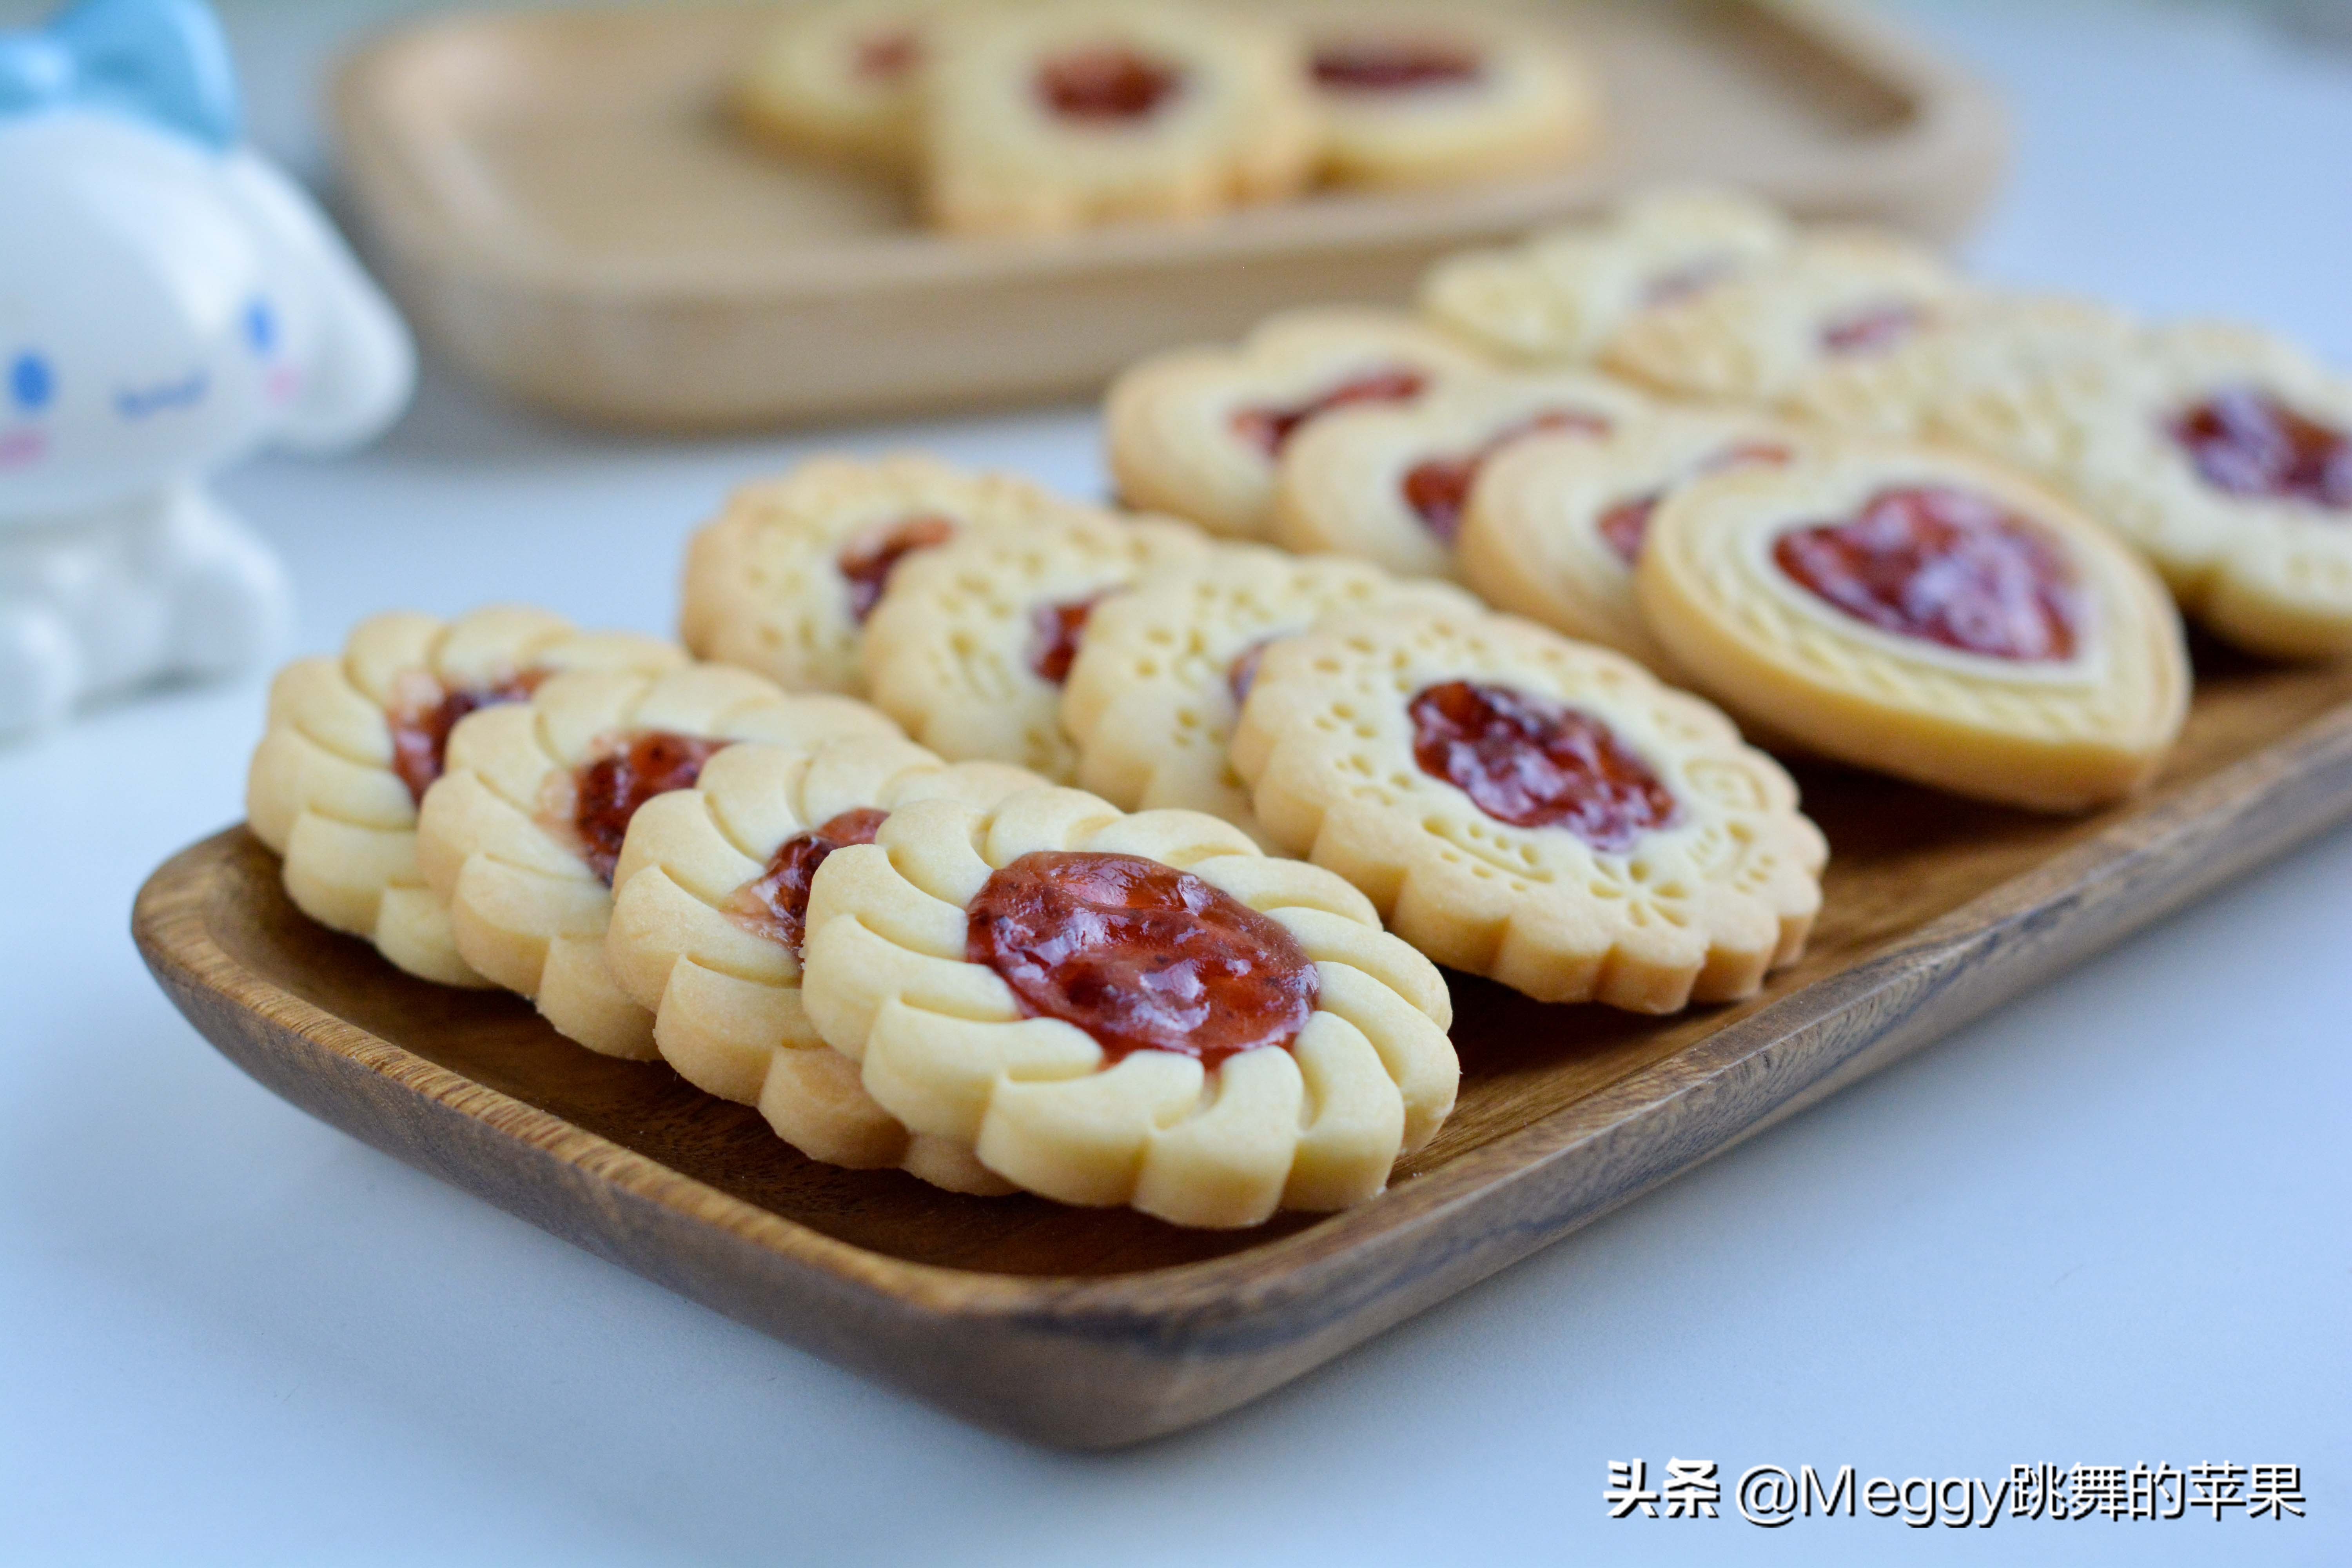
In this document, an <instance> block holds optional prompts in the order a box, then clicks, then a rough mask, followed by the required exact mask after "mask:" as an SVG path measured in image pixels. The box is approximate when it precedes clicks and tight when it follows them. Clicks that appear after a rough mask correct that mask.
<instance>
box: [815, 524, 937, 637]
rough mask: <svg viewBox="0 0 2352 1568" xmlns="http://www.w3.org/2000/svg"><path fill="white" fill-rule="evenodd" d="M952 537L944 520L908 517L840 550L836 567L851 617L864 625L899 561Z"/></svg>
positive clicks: (888, 583)
mask: <svg viewBox="0 0 2352 1568" xmlns="http://www.w3.org/2000/svg"><path fill="white" fill-rule="evenodd" d="M954 537H955V524H954V523H952V522H950V521H948V520H947V519H946V518H943V517H937V516H928V515H927V516H923V517H910V518H908V520H907V521H904V522H902V523H900V524H899V525H898V527H896V528H894V529H892V530H890V531H889V532H887V533H885V534H883V535H882V536H881V537H880V538H879V539H869V540H866V541H863V542H858V543H856V544H855V545H853V546H852V547H851V548H849V549H848V550H845V551H844V552H842V555H841V560H840V561H839V563H838V564H839V566H840V567H841V575H842V579H843V580H844V581H845V582H846V583H847V584H849V613H850V615H851V616H852V617H854V618H855V619H856V622H857V623H858V625H860V626H863V625H865V624H866V616H870V615H872V614H873V613H874V606H875V605H878V604H880V603H881V602H882V590H883V589H885V588H887V587H888V586H889V585H890V574H891V572H892V570H893V569H895V568H896V567H897V566H898V563H899V562H900V561H901V560H902V559H904V558H905V557H907V556H908V555H911V554H913V553H914V552H916V551H918V550H929V549H930V548H931V547H932V546H933V545H937V544H945V543H946V542H948V541H949V540H950V539H953V538H954Z"/></svg>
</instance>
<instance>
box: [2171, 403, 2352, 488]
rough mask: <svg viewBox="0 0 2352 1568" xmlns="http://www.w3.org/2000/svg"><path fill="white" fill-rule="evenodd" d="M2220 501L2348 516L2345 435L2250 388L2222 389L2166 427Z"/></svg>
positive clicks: (2350, 468)
mask: <svg viewBox="0 0 2352 1568" xmlns="http://www.w3.org/2000/svg"><path fill="white" fill-rule="evenodd" d="M2165 432H2166V434H2168V435H2169V436H2170V437H2172V439H2173V440H2174V441H2175V442H2176V443H2177V444H2179V447H2180V448H2181V450H2183V451H2185V452H2187V453H2188V454H2189V461H2190V462H2192V463H2194V464H2195V465H2196V466H2197V473H2198V477H2199V478H2200V479H2203V480H2204V481H2205V482H2206V483H2207V484H2209V485H2210V486H2212V487H2213V488H2214V489H2217V490H2220V491H2221V492H2222V493H2223V494H2224V495H2232V496H2246V497H2251V498H2255V499H2259V500H2291V501H2302V502H2304V503H2305V504H2306V505H2309V506H2318V507H2326V508H2327V509H2328V510H2331V511H2346V510H2352V436H2347V434H2346V433H2345V432H2344V431H2343V430H2341V429H2338V428H2337V427H2336V426H2333V425H2326V424H2323V423H2321V422H2320V421H2318V420H2316V419H2313V418H2310V417H2309V416H2305V415H2303V414H2300V413H2298V412H2296V411H2295V410H2294V409H2293V408H2290V407H2288V406H2287V405H2285V404H2284V403H2282V402H2280V401H2279V400H2278V399H2277V398H2275V397H2273V396H2272V395H2270V394H2269V393H2267V392H2264V391H2263V390H2262V389H2261V388H2260V387H2255V386H2229V387H2223V388H2221V390H2219V391H2217V392H2215V393H2213V394H2212V395H2210V396H2208V397H2207V398H2206V399H2205V401H2204V402H2202V403H2200V404H2197V405H2194V406H2192V407H2189V408H2186V409H2183V410H2182V411H2181V412H2180V413H2179V414H2178V415H2176V416H2173V418H2172V420H2171V421H2170V422H2169V423H2168V424H2167V425H2166V426H2165Z"/></svg>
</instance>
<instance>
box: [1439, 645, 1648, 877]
mask: <svg viewBox="0 0 2352 1568" xmlns="http://www.w3.org/2000/svg"><path fill="white" fill-rule="evenodd" d="M1405 711H1406V712H1407V714H1409V715H1410V716H1411V718H1412V760H1413V761H1414V762H1416V763H1420V764H1421V771H1422V772H1423V773H1427V774H1428V775H1429V776H1430V777H1432V778H1435V779H1444V781H1445V782H1446V783H1447V784H1452V785H1453V786H1454V788H1456V789H1458V790H1460V791H1461V792H1462V793H1463V794H1464V795H1468V796H1469V797H1470V800H1471V803H1472V804H1473V805H1476V806H1477V808H1478V809H1479V810H1480V811H1483V812H1485V813H1486V815H1487V816H1491V817H1493V818H1494V819H1495V820H1496V821H1497V822H1507V823H1508V824H1510V825H1511V826H1513V827H1564V828H1566V829H1567V830H1568V831H1569V832H1570V833H1573V834H1575V835H1576V836H1577V837H1579V838H1581V839H1583V840H1584V841H1585V842H1586V843H1587V844H1590V845H1591V846H1592V847H1594V848H1595V849H1600V850H1604V851H1609V852H1612V853H1614V852H1622V851H1623V850H1626V849H1630V848H1632V847H1633V845H1634V843H1635V841H1637V840H1638V839H1639V838H1640V837H1642V835H1643V834H1644V833H1647V832H1649V831H1650V830H1651V829H1652V828H1655V827H1664V826H1670V825H1671V824H1672V823H1673V822H1674V820H1675V815H1676V808H1675V797H1674V795H1673V794H1672V793H1671V792H1670V791H1668V790H1667V788H1666V786H1665V784H1664V783H1663V782H1661V781H1660V779H1659V778H1658V775H1657V774H1656V773H1653V772H1651V771H1650V767H1649V764H1648V763H1644V762H1643V760H1642V759H1641V758H1640V757H1638V756H1636V755H1635V754H1634V753H1633V752H1632V751H1630V750H1629V749H1627V748H1626V746H1625V745H1624V744H1623V743H1622V742H1620V741H1619V740H1618V739H1617V737H1616V736H1615V735H1613V734H1612V733H1611V732H1610V729H1609V726H1608V725H1606V724H1604V723H1602V722H1601V721H1600V720H1598V719H1595V718H1593V717H1592V716H1591V714H1589V713H1580V712H1578V711H1577V710H1575V709H1573V708H1567V707H1563V706H1561V705H1560V704H1559V703H1557V702H1552V701H1549V700H1546V699H1544V698H1541V697H1534V696H1530V695H1528V693H1527V692H1524V691H1517V690H1514V689H1512V688H1510V687H1507V686H1495V685H1489V684H1486V683H1484V682H1478V681H1469V680H1448V681H1445V682H1443V683H1442V684H1439V685H1436V686H1432V687H1428V688H1425V689H1423V691H1422V692H1421V693H1420V694H1419V695H1418V696H1416V697H1415V698H1413V700H1412V703H1411V705H1410V706H1408V707H1407V709H1406V710H1405Z"/></svg>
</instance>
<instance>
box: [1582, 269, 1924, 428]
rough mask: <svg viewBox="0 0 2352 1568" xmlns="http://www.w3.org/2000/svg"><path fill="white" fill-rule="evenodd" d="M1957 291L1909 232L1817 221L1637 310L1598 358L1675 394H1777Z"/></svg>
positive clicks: (1886, 338) (1880, 346)
mask: <svg viewBox="0 0 2352 1568" xmlns="http://www.w3.org/2000/svg"><path fill="white" fill-rule="evenodd" d="M1962 292H1963V289H1962V285H1961V283H1960V280H1959V279H1958V275H1956V274H1955V273H1954V272H1953V271H1952V270H1951V268H1948V267H1947V266H1946V265H1945V264H1944V262H1943V261H1942V260H1940V259H1939V258H1937V257H1936V256H1935V255H1934V254H1933V253H1932V252H1930V251H1928V250H1927V249H1925V248H1923V247H1920V246H1918V245H1916V244H1914V243H1912V242H1911V241H1909V240H1906V239H1900V238H1897V237H1895V236H1893V235H1891V234H1880V233H1876V232H1874V231H1864V230H1851V231H1817V232H1815V233H1814V234H1812V235H1811V236H1809V237H1806V238H1804V239H1802V240H1801V241H1799V242H1798V244H1797V245H1796V246H1795V247H1793V248H1792V249H1790V251H1789V252H1788V253H1787V254H1786V255H1784V256H1782V257H1781V258H1780V259H1778V260H1777V261H1775V262H1773V263H1772V264H1770V265H1769V266H1766V267H1762V268H1758V269H1756V270H1754V271H1752V272H1748V273H1746V274H1743V275H1742V276H1740V277H1738V278H1734V279H1731V280H1729V281H1727V282H1725V283H1722V284H1719V285H1717V287H1714V288H1711V289H1703V290H1701V291H1699V292H1698V293H1696V294H1693V295H1691V296H1689V297H1687V298H1685V299H1680V300H1670V301H1668V302H1665V303H1663V304H1656V305H1653V306H1650V307H1649V308H1647V309H1645V310H1639V311H1637V312H1635V314H1634V315H1633V318H1632V319H1631V320H1629V321H1627V322H1626V323H1625V324H1624V325H1623V326H1622V328H1620V329H1619V331H1617V333H1616V335H1615V336H1613V337H1612V338H1611V339H1610V341H1609V343H1608V346H1607V347H1606V349H1605V350H1604V351H1603V352H1602V354H1601V363H1604V364H1605V365H1607V366H1608V367H1609V368H1610V369H1611V370H1613V371H1615V372H1617V373H1618V374H1622V375H1629V376H1632V377H1633V379H1634V380H1636V381H1640V382H1643V383H1645V384H1648V385H1651V386H1654V387H1655V388H1657V389H1658V390H1660V391H1662V392H1666V393H1670V394H1672V395H1675V396H1678V397H1694V398H1704V399H1707V400H1710V401H1717V402H1733V403H1766V404H1770V403H1778V402H1780V400H1781V399H1783V398H1785V397H1787V396H1788V395H1790V393H1791V392H1793V391H1794V390H1795V389H1796V388H1797V386H1798V385H1799V384H1801V382H1802V381H1804V379H1805V378H1806V377H1807V376H1809V375H1811V374H1813V373H1814V372H1815V371H1816V370H1818V369H1819V368H1820V367H1821V366H1822V365H1824V364H1827V363H1834V362H1835V361H1837V360H1840V359H1857V358H1862V357H1864V356H1867V355H1872V354H1881V353H1887V352H1889V351H1890V350H1892V349H1894V348H1895V347H1896V346H1897V345H1898V344H1900V343H1902V342H1904V341H1905V340H1906V339H1907V338H1909V337H1911V336H1912V335H1914V334H1916V333H1918V332H1921V331H1927V330H1928V329H1929V328H1931V327H1933V326H1934V325H1935V324H1936V322H1937V321H1938V320H1939V319H1940V317H1941V316H1942V315H1943V314H1944V313H1945V312H1947V311H1948V310H1953V309H1955V308H1957V307H1958V304H1959V302H1960V299H1961V296H1962Z"/></svg>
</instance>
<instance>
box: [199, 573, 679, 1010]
mask: <svg viewBox="0 0 2352 1568" xmlns="http://www.w3.org/2000/svg"><path fill="white" fill-rule="evenodd" d="M685 661H686V656H685V654H684V653H683V652H681V651H680V650H679V649H678V648H677V647H676V646H675V645H673V644H670V643H666V642H661V641H658V640H656V639H655V638H653V637H637V636H635V635H633V634H631V633H627V632H583V631H579V630H577V629H575V628H574V627H573V626H572V623H571V622H569V621H566V620H564V619H563V618H562V617H561V616H551V615H549V614H548V613H547V612H546V611H544V610H533V609H525V608H521V607H520V606H515V605H496V606H493V607H490V608H488V609H480V610H475V611H473V612H471V613H470V614H467V615H464V616H459V617H458V618H457V619H456V620H454V621H449V622H442V621H437V620H435V619H434V618H433V617H432V616H420V615H414V614H410V613H407V612H404V611H395V612H394V613H392V614H389V615H382V616H373V617H371V618H369V619H367V620H364V621H362V622H361V623H360V624H359V625H358V626H355V627H353V628H352V635H351V638H350V640H349V641H347V642H346V643H345V644H344V645H343V651H342V653H341V655H340V656H338V657H336V658H305V659H299V660H297V661H296V662H294V663H293V664H290V665H289V666H287V667H286V668H284V669H282V670H280V671H278V679H276V680H275V681H273V682H271V684H270V688H269V724H268V731H267V732H265V733H264V734H263V736H262V738H261V744H260V745H259V746H258V747H257V748H256V749H255V751H254V753H253V765H252V767H251V769H250V770H249V771H248V773H247V776H246V784H245V814H246V823H247V826H249V827H250V828H252V830H253V835H254V837H257V838H258V839H260V840H261V841H262V842H263V843H264V844H267V845H268V846H269V847H270V848H272V849H274V850H276V851H277V852H278V855H279V856H280V857H281V858H283V859H284V861H285V880H286V893H287V896H288V897H289V898H290V899H292V900H294V904H295V907H296V908H298V909H299V910H301V911H302V912H303V913H304V914H306V915H309V916H310V918H311V919H312V920H314V921H318V922H319V923H320V924H321V925H325V926H331V927H333V928H334V929H335V930H337V931H349V932H351V933H352V935H354V936H363V937H366V938H367V939H368V940H369V941H371V942H374V943H375V945H376V949H377V951H378V952H382V953H383V955H384V956H385V957H386V958H388V959H390V960H392V962H393V963H396V964H398V965H399V966H400V967H401V968H403V969H404V970H406V971H408V973H411V974H415V975H419V976H421V977H423V978H425V979H426V980H437V981H439V982H440V983H441V984H445V985H483V984H488V982H486V981H485V980H484V979H483V978H482V977H481V976H480V975H478V974H477V973H474V971H473V969H472V968H471V967H469V966H468V965H467V963H466V961H465V960H464V959H462V958H460V957H458V956H457V943H456V942H455V940H454V939H453V938H452V937H451V936H450V934H449V913H448V910H447V907H446V905H445V904H444V903H443V902H442V900H440V899H439V898H438V897H436V895H435V894H434V892H433V890H432V889H430V888H428V887H426V886H425V878H424V876H423V874H422V873H421V872H419V871H418V869H417V868H416V813H417V807H418V805H419V804H420V803H421V802H422V801H423V800H424V799H425V791H426V790H427V789H428V788H430V787H431V786H432V784H433V781H434V780H436V779H437V778H439V777H440V776H441V764H442V750H443V747H444V746H445V745H446V743H447V741H448V737H449V730H450V727H451V726H452V725H454V724H456V723H457V721H458V720H460V719H462V718H464V717H465V716H466V715H467V714H468V713H470V712H472V711H473V710H476V709H477V708H482V707H487V706H488V705H490V704H493V703H499V702H511V701H520V700H522V699H523V698H525V697H527V696H529V695H530V691H531V689H533V688H534V687H536V686H537V685H538V684H539V683H540V682H541V680H543V679H546V678H547V677H548V676H550V675H551V674H553V673H554V672H555V671H557V670H564V669H631V670H642V671H647V672H656V671H660V670H665V669H670V668H676V667H677V666H678V665H680V664H683V663H684V662H685Z"/></svg>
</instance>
